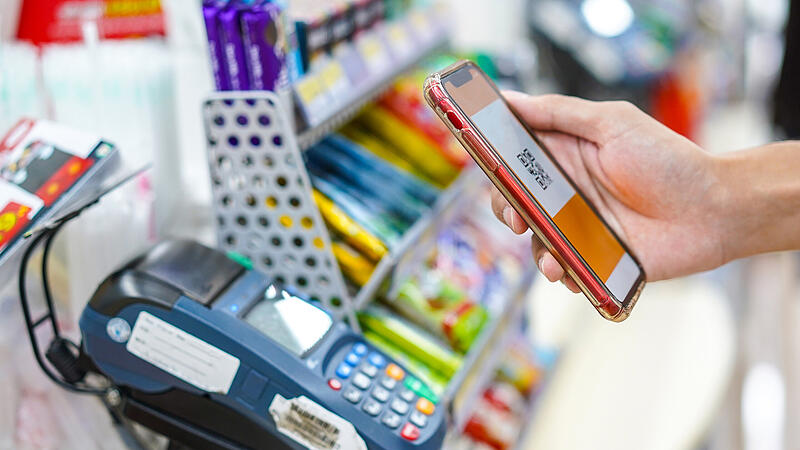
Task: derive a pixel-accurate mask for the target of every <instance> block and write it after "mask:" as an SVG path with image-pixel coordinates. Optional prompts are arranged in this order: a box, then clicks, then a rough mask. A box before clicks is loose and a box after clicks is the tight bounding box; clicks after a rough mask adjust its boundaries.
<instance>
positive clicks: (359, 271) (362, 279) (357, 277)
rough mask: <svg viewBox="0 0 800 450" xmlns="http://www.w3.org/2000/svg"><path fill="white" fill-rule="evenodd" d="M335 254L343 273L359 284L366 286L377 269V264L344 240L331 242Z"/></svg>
mask: <svg viewBox="0 0 800 450" xmlns="http://www.w3.org/2000/svg"><path fill="white" fill-rule="evenodd" d="M331 249H332V250H333V256H335V257H336V261H338V262H339V267H340V268H341V269H342V274H344V276H346V277H347V279H349V280H350V281H352V282H353V283H355V284H356V285H358V286H364V285H365V284H367V281H369V277H370V276H372V271H373V270H375V264H373V263H371V262H370V261H369V260H368V259H367V258H365V257H364V256H363V255H361V254H360V253H358V252H357V251H355V250H353V249H352V248H350V247H348V246H347V245H346V244H344V243H342V242H333V243H332V244H331Z"/></svg>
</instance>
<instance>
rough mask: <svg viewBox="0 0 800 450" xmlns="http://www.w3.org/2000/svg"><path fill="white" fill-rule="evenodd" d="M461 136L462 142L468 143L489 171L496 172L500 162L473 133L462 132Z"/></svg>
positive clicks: (469, 131) (468, 130)
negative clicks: (462, 137)
mask: <svg viewBox="0 0 800 450" xmlns="http://www.w3.org/2000/svg"><path fill="white" fill-rule="evenodd" d="M461 135H462V136H464V140H465V141H467V142H468V143H469V146H470V147H472V148H473V149H474V150H475V151H476V152H477V153H478V156H480V159H481V161H483V163H484V165H486V168H487V169H489V171H491V172H494V171H495V170H497V167H499V166H500V161H498V160H497V158H495V156H494V155H493V154H492V152H491V151H490V150H488V149H487V148H486V147H485V146H484V145H483V142H481V140H480V139H479V138H478V136H477V135H475V132H474V131H472V130H470V129H467V130H462V132H461Z"/></svg>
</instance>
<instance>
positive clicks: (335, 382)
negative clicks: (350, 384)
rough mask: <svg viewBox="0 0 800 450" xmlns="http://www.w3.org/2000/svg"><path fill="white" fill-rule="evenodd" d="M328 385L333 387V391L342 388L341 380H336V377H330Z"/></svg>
mask: <svg viewBox="0 0 800 450" xmlns="http://www.w3.org/2000/svg"><path fill="white" fill-rule="evenodd" d="M328 386H330V388H331V389H333V390H334V391H338V390H339V389H341V388H342V382H341V381H339V380H337V379H336V378H331V379H330V380H328Z"/></svg>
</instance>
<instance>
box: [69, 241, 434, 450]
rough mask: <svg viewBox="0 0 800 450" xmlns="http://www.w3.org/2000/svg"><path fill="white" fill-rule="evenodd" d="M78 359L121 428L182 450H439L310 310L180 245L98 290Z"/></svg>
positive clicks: (417, 408)
mask: <svg viewBox="0 0 800 450" xmlns="http://www.w3.org/2000/svg"><path fill="white" fill-rule="evenodd" d="M80 329H81V333H82V337H83V345H82V352H83V353H84V354H85V356H87V357H88V359H89V360H90V361H91V362H90V363H89V364H91V365H92V366H93V369H95V370H96V371H97V372H99V373H101V374H103V375H105V376H107V377H108V378H109V379H110V380H111V382H112V383H113V384H114V385H115V386H116V387H117V389H118V391H119V393H120V397H121V400H120V402H119V407H118V409H119V411H120V413H121V414H122V415H124V416H125V417H127V418H129V419H131V420H133V421H135V422H139V423H141V424H142V425H144V426H146V427H148V428H151V429H153V430H155V431H158V432H160V433H162V434H165V435H166V436H168V437H169V438H171V439H173V440H175V441H177V442H180V443H183V444H184V445H187V446H190V447H192V448H270V449H271V448H281V447H284V448H304V447H311V448H324V449H351V448H352V449H401V448H419V449H435V448H440V447H441V445H442V442H443V440H444V434H445V431H446V423H445V411H444V408H443V407H441V405H436V404H435V403H434V402H432V401H431V395H430V391H429V390H428V389H427V387H426V386H425V385H424V383H422V382H421V381H420V380H419V379H417V378H415V377H414V376H413V375H412V374H411V373H409V371H408V370H407V369H406V368H404V367H403V366H402V365H401V364H399V363H397V362H395V361H393V360H392V359H391V358H389V357H387V356H386V355H385V354H383V353H382V352H380V351H379V350H377V349H376V348H375V347H373V346H372V345H370V344H369V343H368V342H366V341H365V340H364V339H363V337H362V336H361V335H359V334H357V333H355V332H353V331H352V330H351V329H350V328H349V327H348V326H347V325H346V324H344V323H342V322H338V321H336V320H334V319H333V318H332V316H331V315H330V314H329V313H328V312H326V311H325V310H324V309H323V308H322V307H321V306H320V305H318V304H316V303H315V302H312V301H306V300H304V299H303V298H301V297H300V296H298V295H297V294H296V293H294V292H293V291H292V290H291V289H288V288H285V287H283V286H281V285H279V284H276V283H274V282H272V281H271V280H270V279H269V278H268V277H267V276H266V275H264V274H262V273H259V272H257V271H254V270H248V269H246V268H245V267H244V266H242V265H240V264H239V263H237V262H235V261H234V260H232V259H230V258H228V257H227V256H226V255H225V254H223V253H221V252H219V251H216V250H212V249H209V248H207V247H204V246H202V245H200V244H198V243H196V242H192V241H167V242H163V243H161V244H158V245H156V246H155V247H154V248H152V249H151V250H149V251H148V252H146V253H145V254H143V255H142V256H140V257H137V258H135V259H134V260H132V261H131V262H130V263H128V264H127V265H125V266H124V267H122V268H121V269H119V270H117V271H116V272H114V273H113V274H111V275H110V276H109V277H108V278H106V279H105V280H104V281H103V282H102V284H101V285H100V287H99V288H98V289H97V291H96V292H95V294H94V295H93V297H92V298H91V300H90V302H89V304H88V305H87V306H86V308H85V310H84V311H83V314H82V316H81V319H80Z"/></svg>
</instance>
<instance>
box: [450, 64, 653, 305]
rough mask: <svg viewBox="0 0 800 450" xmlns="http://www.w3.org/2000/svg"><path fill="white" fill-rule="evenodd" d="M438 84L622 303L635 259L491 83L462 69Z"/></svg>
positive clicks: (632, 281)
mask: <svg viewBox="0 0 800 450" xmlns="http://www.w3.org/2000/svg"><path fill="white" fill-rule="evenodd" d="M442 85H443V87H444V89H445V91H446V92H447V94H448V95H450V97H452V99H453V100H455V102H456V104H457V105H458V106H459V107H460V108H461V110H462V111H463V112H464V113H465V114H466V115H467V116H469V118H470V120H471V121H472V123H473V124H474V126H475V128H477V131H479V132H480V133H481V134H482V135H483V137H484V138H485V139H486V140H487V141H488V142H489V144H491V145H492V147H494V149H495V151H496V153H497V154H498V156H500V157H501V159H502V160H503V162H504V163H505V166H506V168H508V169H510V171H511V172H512V173H513V174H514V175H515V176H516V178H517V179H518V180H520V181H521V182H522V184H523V185H524V186H525V188H526V189H527V190H528V192H529V193H530V194H531V197H532V198H533V199H535V200H536V202H537V203H538V204H539V206H540V207H541V209H543V210H544V212H545V213H547V215H548V216H549V217H550V219H551V220H552V221H553V223H554V224H555V225H556V227H557V228H558V229H559V230H560V231H561V233H562V234H563V235H564V237H565V238H566V239H567V241H569V243H570V244H571V245H572V247H573V248H574V249H575V250H576V251H577V253H578V254H579V255H580V256H581V258H582V259H583V260H584V261H585V262H586V264H587V265H588V266H589V268H591V269H592V271H593V272H594V273H595V275H596V276H597V278H598V279H599V280H600V281H602V282H603V283H604V284H605V285H606V287H607V288H608V290H609V291H611V293H612V294H613V295H614V297H616V298H617V299H618V300H619V301H620V302H623V301H625V300H626V299H627V298H628V296H629V294H630V293H631V291H632V290H633V289H634V288H635V287H636V285H637V284H638V281H639V278H640V275H641V274H642V272H641V270H640V269H639V266H638V265H637V263H636V261H635V260H634V259H633V258H632V257H631V255H630V254H628V252H627V251H626V250H625V248H624V247H623V245H622V244H621V243H620V241H619V240H618V239H617V237H616V236H615V235H614V233H613V232H612V231H611V230H610V229H609V228H608V226H607V225H606V224H605V223H604V222H603V220H602V219H601V218H600V217H598V215H597V214H596V213H595V212H594V210H593V209H592V208H591V207H590V206H589V204H588V203H587V202H586V200H585V199H584V198H583V196H582V195H581V194H580V193H578V191H576V189H575V187H574V186H573V185H572V183H570V181H569V180H568V179H567V177H566V175H564V174H563V173H562V172H561V170H560V169H559V168H558V167H557V166H556V164H555V163H554V162H553V160H552V159H551V158H550V156H549V155H548V154H547V152H545V151H544V150H543V149H542V148H541V147H540V146H539V145H538V144H537V143H536V141H535V140H534V139H533V137H532V136H531V135H530V133H529V132H528V130H527V129H526V128H525V126H523V124H522V123H520V121H519V119H517V117H516V116H515V115H514V113H512V112H511V110H510V109H509V107H508V106H507V105H506V103H505V101H504V100H503V99H502V98H501V97H500V95H499V94H498V93H497V91H496V90H495V89H494V88H493V85H492V81H491V80H489V79H488V78H486V76H485V75H484V74H483V72H482V71H480V70H479V69H477V68H476V67H474V66H470V65H466V66H463V67H462V68H461V69H459V70H456V71H455V72H452V73H450V74H448V75H445V76H443V77H442Z"/></svg>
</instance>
